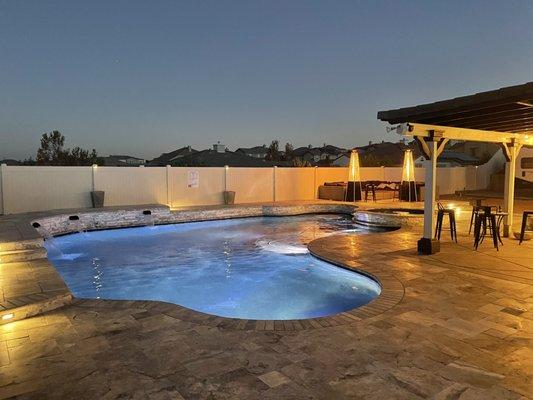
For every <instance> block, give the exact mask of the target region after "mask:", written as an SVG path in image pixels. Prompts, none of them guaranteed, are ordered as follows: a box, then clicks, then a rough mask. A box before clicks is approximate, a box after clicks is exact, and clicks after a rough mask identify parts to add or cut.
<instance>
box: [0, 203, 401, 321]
mask: <svg viewBox="0 0 533 400" xmlns="http://www.w3.org/2000/svg"><path fill="white" fill-rule="evenodd" d="M146 210H151V211H152V213H151V214H150V215H151V217H150V218H151V222H152V223H153V224H156V225H159V224H172V223H186V222H200V221H212V220H223V219H232V218H244V217H260V216H291V215H302V214H319V213H337V214H352V213H353V212H354V211H356V210H357V206H356V205H354V204H346V203H312V202H311V203H307V204H290V203H286V204H279V203H270V204H253V205H236V206H228V207H220V206H215V207H201V208H199V207H194V208H184V209H181V210H173V211H171V210H170V209H169V208H168V207H166V206H162V205H142V206H137V207H131V206H128V207H111V208H103V209H82V210H57V211H52V212H48V213H46V212H45V213H29V214H24V215H21V216H20V218H19V221H18V223H19V224H21V226H22V228H23V230H22V232H25V233H26V236H24V235H23V237H22V240H19V241H15V242H10V243H7V247H8V248H11V249H13V251H12V253H13V254H12V259H10V260H7V261H3V262H5V264H4V265H10V264H11V263H13V264H14V265H16V263H21V262H23V263H26V264H27V265H28V266H29V267H30V268H32V266H35V267H37V266H38V268H39V269H40V270H41V271H44V272H45V273H46V276H47V285H41V284H38V288H39V289H37V290H35V289H32V293H22V294H21V295H20V296H12V297H10V298H7V297H6V298H5V299H4V300H5V301H4V302H2V303H1V307H0V314H1V315H2V316H3V315H6V314H11V315H12V317H11V318H10V319H9V320H3V319H1V318H0V324H2V323H9V322H12V321H16V320H20V319H24V318H28V317H31V316H35V315H39V314H42V313H44V312H47V311H51V310H53V309H56V308H59V307H63V306H66V305H68V304H71V303H73V302H74V303H76V304H78V305H81V306H83V305H87V306H90V305H94V304H96V303H98V304H100V305H101V304H108V305H109V306H112V305H113V304H114V303H115V302H121V303H123V302H128V303H130V304H134V305H139V306H141V307H144V308H145V309H146V310H147V311H146V314H144V313H141V314H142V315H138V316H134V317H135V318H143V317H145V316H149V315H152V313H154V312H159V313H163V314H165V315H167V316H170V317H173V318H178V319H180V320H184V321H188V322H191V323H195V324H201V325H207V326H212V327H215V326H216V327H219V328H222V329H235V330H256V331H281V330H283V331H293V330H303V329H316V328H324V327H329V326H337V325H346V324H353V323H357V322H358V321H361V320H363V319H366V318H371V317H373V316H376V315H379V314H381V313H383V312H385V311H387V310H388V309H390V308H392V307H394V306H395V305H396V304H398V303H399V302H400V301H401V299H402V298H403V294H404V289H403V285H402V284H401V282H400V281H399V280H397V279H396V278H395V277H394V276H392V275H390V274H387V273H386V272H384V271H382V270H379V269H377V268H372V266H369V265H364V267H363V268H361V266H360V265H357V264H358V263H357V262H350V260H345V259H342V258H340V257H335V254H332V253H331V252H328V250H327V247H328V242H329V241H328V240H326V239H328V238H329V239H330V240H334V237H335V236H338V234H334V235H331V236H326V237H323V238H320V239H316V240H314V241H312V242H310V243H309V244H308V248H309V251H310V253H311V254H312V255H313V256H315V257H317V258H319V259H322V260H324V261H326V262H330V263H332V264H334V265H337V266H338V267H342V268H346V269H350V270H353V271H355V272H358V273H361V274H363V275H366V276H369V277H370V278H372V279H374V280H376V281H377V282H378V283H379V284H380V285H381V294H380V295H379V296H378V297H377V298H376V299H374V300H372V301H371V302H370V303H367V304H365V305H363V306H361V307H358V308H355V309H353V310H349V311H346V312H343V313H340V314H335V315H331V316H325V317H318V318H311V319H299V320H249V319H237V318H227V317H219V316H215V315H211V314H205V313H202V312H198V311H195V310H192V309H189V308H186V307H183V306H180V305H177V304H173V303H167V302H163V301H151V300H97V299H82V298H76V297H74V296H73V294H72V293H71V292H70V290H69V289H68V287H67V286H66V284H65V282H64V281H63V279H62V278H61V277H60V276H59V274H58V272H57V270H56V269H55V267H54V266H53V265H52V264H51V263H50V262H49V260H48V259H47V258H46V253H45V252H44V253H43V251H42V249H43V244H44V240H43V238H42V236H41V235H40V234H39V232H37V230H36V229H35V228H33V227H32V226H31V224H32V223H34V222H38V223H39V224H40V225H41V227H46V228H47V229H48V232H49V233H50V234H51V235H52V236H56V235H62V234H68V233H74V232H77V231H78V230H80V229H83V230H86V229H87V230H95V229H96V230H99V229H111V228H123V227H133V226H143V225H146V215H144V214H143V213H142V212H143V211H146ZM72 215H76V216H78V217H79V220H76V221H82V222H76V224H72V221H71V220H70V219H69V217H70V216H72ZM121 217H122V218H121ZM0 223H1V221H0ZM28 227H29V228H28ZM388 233H390V232H381V233H377V234H380V235H387V234H388ZM3 245H6V243H3ZM4 247H6V246H4ZM17 254H19V255H20V254H22V256H19V257H20V258H17ZM27 274H28V273H27V272H26V277H27Z"/></svg>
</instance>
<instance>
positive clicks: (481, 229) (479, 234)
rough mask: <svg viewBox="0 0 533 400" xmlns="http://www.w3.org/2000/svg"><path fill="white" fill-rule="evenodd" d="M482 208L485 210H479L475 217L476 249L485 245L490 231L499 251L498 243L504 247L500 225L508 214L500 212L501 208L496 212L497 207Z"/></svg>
mask: <svg viewBox="0 0 533 400" xmlns="http://www.w3.org/2000/svg"><path fill="white" fill-rule="evenodd" d="M482 208H483V210H479V211H478V212H477V214H476V217H475V224H474V248H475V249H476V250H477V248H478V247H479V245H480V244H481V243H483V239H485V236H486V234H487V230H488V231H489V232H490V234H491V236H492V241H493V243H494V247H496V250H498V251H499V248H498V243H500V244H502V245H503V242H502V239H501V236H500V225H501V223H502V221H503V218H504V217H505V216H506V215H507V213H506V212H502V211H500V207H498V208H497V209H496V210H494V211H493V208H495V207H493V206H482Z"/></svg>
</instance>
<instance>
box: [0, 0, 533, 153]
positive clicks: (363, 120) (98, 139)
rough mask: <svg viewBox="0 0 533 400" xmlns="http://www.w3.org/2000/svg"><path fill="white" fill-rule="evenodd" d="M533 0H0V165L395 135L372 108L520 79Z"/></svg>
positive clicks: (532, 66) (531, 51)
mask: <svg viewBox="0 0 533 400" xmlns="http://www.w3.org/2000/svg"><path fill="white" fill-rule="evenodd" d="M531 21H533V1H531V0H508V1H491V0H482V1H475V0H470V1H455V0H448V1H437V0H424V1H415V0H411V1H401V0H396V1H392V0H391V1H383V0H375V1H370V0H369V1H356V0H352V1H296V0H284V1H276V0H269V1H253V0H246V1H236V0H234V1H224V0H216V1H199V0H194V1H162V0H161V1H94V0H91V1H45V0H35V1H26V0H17V1H7V0H0V99H1V100H0V159H1V158H5V157H13V158H24V157H27V156H30V155H31V156H34V155H35V152H36V150H37V147H38V144H39V138H40V136H41V134H42V133H44V132H48V131H51V130H53V129H58V130H60V131H61V132H62V133H63V134H64V135H65V136H66V137H67V146H69V147H72V146H82V147H85V148H93V147H94V148H96V150H97V151H98V152H99V153H100V154H102V155H107V154H110V153H112V154H117V153H128V154H132V155H137V156H142V157H146V158H152V157H154V156H156V155H159V154H160V153H161V152H164V151H170V150H172V149H174V148H177V147H181V146H184V145H189V144H190V145H192V146H193V147H195V148H205V147H208V146H210V145H211V144H212V143H215V142H216V141H217V140H220V141H221V142H223V143H226V144H227V145H229V146H230V148H236V147H239V146H252V145H256V144H263V143H267V144H268V143H269V142H270V141H271V140H273V139H279V140H280V141H281V142H282V144H284V143H285V142H286V141H289V142H292V143H293V144H294V145H295V146H300V145H307V144H313V145H320V144H322V143H324V142H327V143H332V144H337V145H341V146H346V147H352V146H356V145H363V144H366V143H367V142H368V141H369V140H373V141H376V140H396V137H395V136H394V135H393V134H387V133H386V132H385V129H384V124H382V123H380V122H379V121H377V120H376V113H377V111H378V110H383V109H390V108H396V107H400V106H409V105H415V104H420V103H423V102H431V101H436V100H440V99H445V98H450V97H456V96H460V95H465V94H470V93H473V92H478V91H484V90H490V89H494V88H498V87H502V86H508V85H513V84H519V83H524V82H527V81H531V80H533V45H532V43H533V26H532V23H531Z"/></svg>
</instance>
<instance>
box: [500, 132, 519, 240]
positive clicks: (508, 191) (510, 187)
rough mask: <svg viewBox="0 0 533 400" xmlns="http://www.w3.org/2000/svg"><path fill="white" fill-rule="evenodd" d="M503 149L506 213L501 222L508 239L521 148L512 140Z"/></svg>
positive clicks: (504, 204)
mask: <svg viewBox="0 0 533 400" xmlns="http://www.w3.org/2000/svg"><path fill="white" fill-rule="evenodd" d="M503 147H504V154H505V157H506V159H507V162H506V163H505V184H504V188H503V210H504V211H505V212H506V213H507V216H506V217H505V219H504V222H503V236H505V237H509V236H512V234H513V213H514V183H515V175H516V158H517V156H518V153H519V152H520V148H521V147H522V146H521V145H520V144H519V143H517V142H516V141H514V140H513V141H512V142H511V143H508V144H504V145H503Z"/></svg>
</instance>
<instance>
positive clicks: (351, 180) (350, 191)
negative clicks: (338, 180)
mask: <svg viewBox="0 0 533 400" xmlns="http://www.w3.org/2000/svg"><path fill="white" fill-rule="evenodd" d="M361 198H362V196H361V171H360V168H359V154H358V153H357V151H356V150H352V152H351V153H350V165H349V167H348V186H347V187H346V193H345V201H357V200H361Z"/></svg>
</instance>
